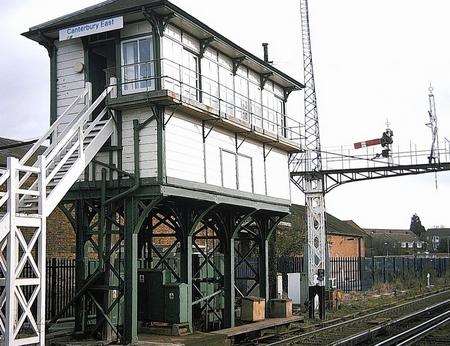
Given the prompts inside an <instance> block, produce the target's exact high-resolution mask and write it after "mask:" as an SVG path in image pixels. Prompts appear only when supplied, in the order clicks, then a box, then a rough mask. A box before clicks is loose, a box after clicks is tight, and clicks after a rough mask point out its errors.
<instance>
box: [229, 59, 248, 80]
mask: <svg viewBox="0 0 450 346" xmlns="http://www.w3.org/2000/svg"><path fill="white" fill-rule="evenodd" d="M245 59H247V57H245V56H240V57H239V58H234V59H231V61H232V63H233V76H235V75H236V73H237V70H238V68H239V66H241V65H242V63H243V62H244V61H245Z"/></svg>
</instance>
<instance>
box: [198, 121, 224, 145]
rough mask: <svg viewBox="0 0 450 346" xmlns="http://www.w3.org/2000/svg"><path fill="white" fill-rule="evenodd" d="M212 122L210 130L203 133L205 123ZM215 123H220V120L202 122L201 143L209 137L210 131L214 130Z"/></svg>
mask: <svg viewBox="0 0 450 346" xmlns="http://www.w3.org/2000/svg"><path fill="white" fill-rule="evenodd" d="M209 121H210V122H212V123H213V125H212V126H211V128H210V129H208V131H207V132H206V131H205V125H206V123H207V122H209ZM217 121H220V119H211V120H202V135H203V142H204V141H205V140H206V138H208V136H209V135H210V133H211V131H212V130H213V129H214V127H215V125H214V123H216V122H217Z"/></svg>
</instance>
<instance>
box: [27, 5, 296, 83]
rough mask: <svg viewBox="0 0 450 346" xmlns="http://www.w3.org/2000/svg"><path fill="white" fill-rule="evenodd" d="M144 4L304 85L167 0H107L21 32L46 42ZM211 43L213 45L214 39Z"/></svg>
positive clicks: (261, 68)
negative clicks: (75, 27)
mask: <svg viewBox="0 0 450 346" xmlns="http://www.w3.org/2000/svg"><path fill="white" fill-rule="evenodd" d="M143 7H145V8H146V9H152V10H154V11H155V12H157V13H159V14H163V15H164V14H169V13H174V14H175V18H174V19H172V21H175V22H176V24H177V25H186V26H187V27H189V28H191V29H193V30H196V31H198V33H199V34H198V36H199V37H197V38H199V39H204V38H208V37H213V38H214V40H215V41H217V42H220V43H221V44H223V45H224V46H225V47H227V49H228V50H229V51H228V52H225V53H227V54H229V55H230V57H231V58H239V57H242V56H245V57H246V58H247V60H248V61H249V65H251V66H249V67H251V68H255V69H257V72H261V73H270V72H272V73H273V74H274V75H273V79H274V80H275V81H276V82H277V83H280V84H281V85H282V86H284V87H289V88H293V89H297V90H298V89H302V88H304V85H303V84H302V83H300V82H299V81H297V80H295V79H294V78H292V77H290V76H289V75H287V74H285V73H284V72H282V71H280V70H279V69H277V68H276V67H274V66H273V65H272V64H270V63H268V62H266V61H264V60H263V59H261V58H259V57H257V56H256V55H254V54H252V53H250V52H248V51H247V50H245V49H243V48H242V47H240V46H239V45H237V44H236V43H234V42H232V41H231V40H229V39H227V38H226V37H224V36H223V35H221V34H219V33H218V32H217V31H215V30H213V29H212V28H210V27H209V26H208V25H206V24H205V23H203V22H201V21H200V20H198V19H197V18H195V17H193V16H192V15H190V14H189V13H187V12H186V11H184V10H182V9H181V8H179V7H178V6H176V5H174V4H172V3H171V2H169V1H167V0H108V1H104V2H101V3H99V4H97V5H93V6H90V7H86V8H84V9H82V10H79V11H76V12H73V13H70V14H67V15H65V16H62V17H59V18H56V19H53V20H50V21H48V22H45V23H42V24H39V25H36V26H33V27H31V28H30V29H29V31H27V32H25V33H23V34H22V35H24V36H25V37H28V38H29V39H32V40H35V41H37V42H40V43H45V41H46V37H47V39H48V38H49V37H53V38H57V30H58V29H62V28H65V27H69V26H71V25H78V24H83V23H87V22H90V21H94V20H99V19H104V18H110V17H113V16H118V15H133V16H134V18H133V20H135V19H136V15H140V14H141V13H142V9H143ZM211 45H212V46H213V47H214V43H213V44H211Z"/></svg>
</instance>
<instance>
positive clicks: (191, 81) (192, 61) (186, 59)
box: [182, 50, 197, 100]
mask: <svg viewBox="0 0 450 346" xmlns="http://www.w3.org/2000/svg"><path fill="white" fill-rule="evenodd" d="M182 69H183V71H182V82H183V96H186V97H188V98H191V99H194V100H197V57H195V56H194V55H193V54H192V53H190V52H188V51H187V50H184V51H183V68H182Z"/></svg>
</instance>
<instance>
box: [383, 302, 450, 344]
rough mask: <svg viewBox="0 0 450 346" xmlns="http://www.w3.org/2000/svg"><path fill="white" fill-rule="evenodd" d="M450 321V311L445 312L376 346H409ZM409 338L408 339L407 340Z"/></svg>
mask: <svg viewBox="0 0 450 346" xmlns="http://www.w3.org/2000/svg"><path fill="white" fill-rule="evenodd" d="M449 321H450V310H447V311H445V312H443V313H442V314H439V315H437V316H435V317H433V318H432V319H430V320H427V321H425V322H423V323H421V324H419V325H416V326H413V327H411V328H409V329H408V330H405V331H404V332H401V333H399V334H396V335H394V336H392V337H390V338H388V339H386V340H383V341H381V342H379V343H377V344H375V345H374V346H385V345H407V344H409V343H410V342H412V341H414V340H419V338H422V337H424V336H425V335H426V334H428V333H429V332H430V331H432V330H434V329H436V328H438V327H439V326H441V325H442V324H445V323H447V322H449ZM405 338H407V339H405Z"/></svg>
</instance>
